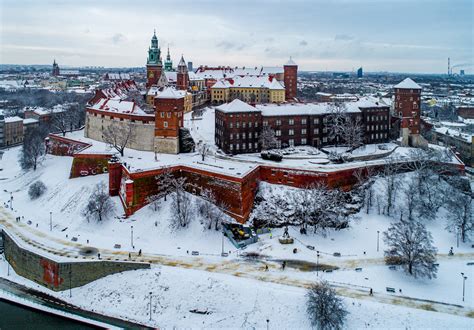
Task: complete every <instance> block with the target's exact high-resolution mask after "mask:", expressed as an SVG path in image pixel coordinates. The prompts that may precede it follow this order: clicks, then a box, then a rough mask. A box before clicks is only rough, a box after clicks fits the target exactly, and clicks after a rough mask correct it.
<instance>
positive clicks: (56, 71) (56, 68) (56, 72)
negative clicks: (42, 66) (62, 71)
mask: <svg viewBox="0 0 474 330" xmlns="http://www.w3.org/2000/svg"><path fill="white" fill-rule="evenodd" d="M51 75H52V76H55V77H56V76H59V65H58V63H56V60H54V62H53V71H52V72H51Z"/></svg>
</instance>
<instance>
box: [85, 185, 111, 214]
mask: <svg viewBox="0 0 474 330" xmlns="http://www.w3.org/2000/svg"><path fill="white" fill-rule="evenodd" d="M113 210H114V204H113V202H112V199H111V198H110V196H109V193H108V191H107V186H106V185H105V183H104V182H103V181H101V182H99V183H98V184H97V185H96V186H95V188H94V191H93V192H92V194H91V195H90V197H89V200H88V202H87V205H86V207H85V208H84V210H83V215H84V216H85V217H86V218H87V220H88V221H89V220H90V219H94V220H97V221H99V222H100V221H102V220H103V219H105V218H107V217H108V216H109V215H110V214H111V213H112V212H113Z"/></svg>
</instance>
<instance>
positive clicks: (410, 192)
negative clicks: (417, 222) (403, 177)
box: [403, 181, 419, 220]
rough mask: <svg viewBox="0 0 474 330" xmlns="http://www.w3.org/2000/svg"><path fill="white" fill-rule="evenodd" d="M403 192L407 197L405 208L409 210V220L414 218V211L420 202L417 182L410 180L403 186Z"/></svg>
mask: <svg viewBox="0 0 474 330" xmlns="http://www.w3.org/2000/svg"><path fill="white" fill-rule="evenodd" d="M403 194H404V197H405V206H406V207H405V208H404V209H406V210H407V211H408V220H413V215H414V212H415V210H416V208H417V205H418V203H419V199H418V197H419V196H418V190H417V189H416V183H414V182H413V181H409V182H408V183H406V184H405V185H404V187H403Z"/></svg>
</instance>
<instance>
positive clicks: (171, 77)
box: [165, 71, 178, 83]
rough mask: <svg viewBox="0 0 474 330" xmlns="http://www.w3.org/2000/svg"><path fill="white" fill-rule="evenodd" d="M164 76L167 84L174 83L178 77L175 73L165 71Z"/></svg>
mask: <svg viewBox="0 0 474 330" xmlns="http://www.w3.org/2000/svg"><path fill="white" fill-rule="evenodd" d="M165 76H166V80H168V82H170V83H171V82H173V83H175V82H176V80H177V77H178V73H177V72H176V71H165Z"/></svg>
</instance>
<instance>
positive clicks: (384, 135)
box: [370, 133, 387, 140]
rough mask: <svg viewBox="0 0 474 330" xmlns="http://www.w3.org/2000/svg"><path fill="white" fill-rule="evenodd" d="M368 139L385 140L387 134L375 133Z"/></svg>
mask: <svg viewBox="0 0 474 330" xmlns="http://www.w3.org/2000/svg"><path fill="white" fill-rule="evenodd" d="M370 137H371V138H372V140H378V139H384V138H387V133H375V134H371V135H370Z"/></svg>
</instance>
